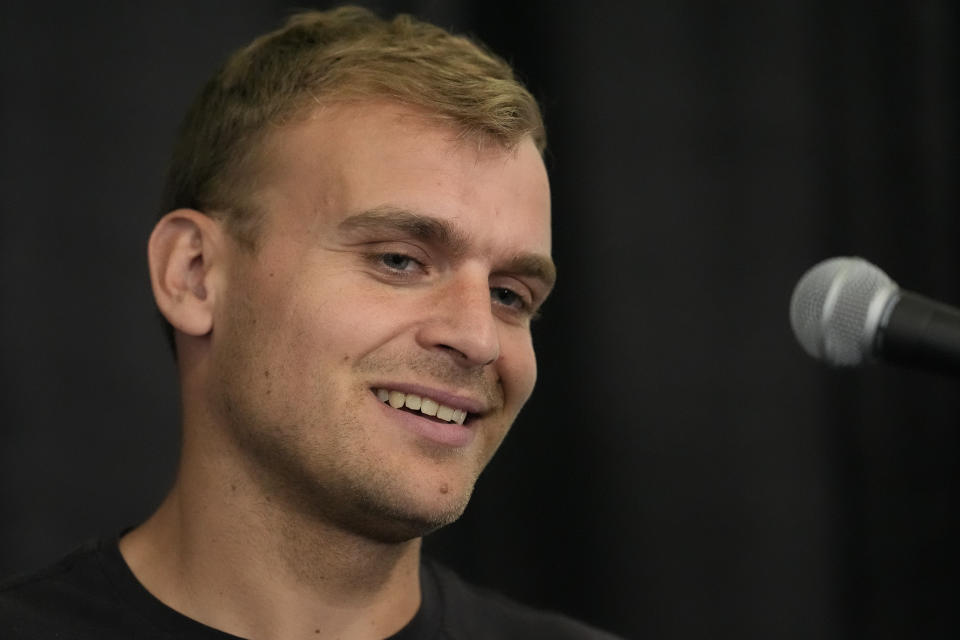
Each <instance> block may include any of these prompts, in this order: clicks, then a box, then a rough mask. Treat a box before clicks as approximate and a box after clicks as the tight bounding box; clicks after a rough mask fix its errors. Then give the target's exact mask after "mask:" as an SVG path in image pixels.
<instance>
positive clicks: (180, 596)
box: [120, 467, 420, 640]
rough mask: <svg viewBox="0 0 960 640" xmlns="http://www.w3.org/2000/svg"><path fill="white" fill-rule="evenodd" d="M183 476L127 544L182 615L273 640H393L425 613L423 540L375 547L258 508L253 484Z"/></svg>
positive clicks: (134, 562) (127, 555)
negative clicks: (421, 564)
mask: <svg viewBox="0 0 960 640" xmlns="http://www.w3.org/2000/svg"><path fill="white" fill-rule="evenodd" d="M200 473H201V474H208V473H211V470H210V469H209V467H208V468H207V469H205V470H204V471H201V472H200ZM212 473H216V471H212ZM183 475H184V469H183V468H181V475H180V478H179V479H178V482H177V484H176V485H175V487H174V489H173V490H172V491H171V493H170V495H169V496H168V497H167V499H166V500H165V501H164V503H163V504H162V505H161V506H160V508H159V509H158V510H157V512H156V513H155V514H154V515H153V516H152V517H151V518H150V519H149V520H148V521H147V522H146V523H144V524H143V525H142V526H140V527H138V528H137V529H134V530H133V531H131V532H130V533H129V534H127V535H126V536H124V538H123V539H122V540H121V542H120V551H121V553H122V554H123V556H124V559H125V560H126V562H127V564H128V565H129V566H130V569H131V570H132V571H133V573H134V575H135V576H136V577H137V579H138V580H139V581H140V582H141V583H142V584H143V585H144V587H146V589H147V590H148V591H150V592H151V593H152V594H153V595H154V596H156V597H157V598H158V599H159V600H160V601H162V602H163V603H164V604H166V605H168V606H169V607H171V608H172V609H174V610H176V611H178V612H180V613H182V614H184V615H186V616H187V617H190V618H193V619H194V620H197V621H198V622H202V623H204V624H206V625H208V626H211V627H214V628H216V629H220V630H222V631H226V632H228V633H231V634H233V635H237V636H240V637H248V638H249V637H256V638H264V639H267V640H270V639H274V638H276V639H279V638H289V637H311V638H318V639H323V638H341V639H343V640H348V639H350V638H357V639H360V638H384V637H387V636H389V635H392V634H393V633H395V632H396V631H398V630H399V629H400V628H402V627H403V626H404V625H405V624H406V623H407V622H409V621H410V619H411V618H412V617H413V616H414V614H415V613H416V611H417V609H418V607H419V605H420V583H419V559H420V540H419V539H416V540H411V541H409V542H404V543H399V544H391V543H381V542H377V541H373V540H369V539H366V538H363V537H361V536H358V535H355V534H353V533H350V532H348V531H345V530H343V529H341V528H337V527H335V526H330V525H326V524H324V523H322V522H318V521H317V520H316V519H312V518H306V517H302V516H299V515H298V514H296V513H291V511H290V510H289V509H284V508H282V507H281V506H280V505H277V504H275V503H271V501H269V500H262V499H257V498H256V497H255V496H254V495H251V493H250V492H251V491H252V489H251V485H250V484H249V483H245V482H237V483H230V482H223V481H221V482H217V483H209V482H208V483H204V482H202V481H200V479H199V478H190V482H189V483H185V482H184V479H183ZM221 479H222V478H221ZM198 481H199V482H198ZM185 484H187V486H190V487H191V488H193V487H196V486H198V485H199V486H204V487H206V490H205V491H200V492H197V491H190V492H187V491H184V490H183V486H184V485H185ZM238 485H240V486H238ZM212 487H222V489H219V490H215V489H212ZM215 494H216V495H215ZM219 494H222V495H219Z"/></svg>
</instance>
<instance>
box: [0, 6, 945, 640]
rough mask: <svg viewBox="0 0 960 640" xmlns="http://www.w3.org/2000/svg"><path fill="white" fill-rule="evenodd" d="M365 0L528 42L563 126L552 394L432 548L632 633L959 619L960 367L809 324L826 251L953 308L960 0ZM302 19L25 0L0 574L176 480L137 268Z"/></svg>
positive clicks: (525, 594) (54, 549)
mask: <svg viewBox="0 0 960 640" xmlns="http://www.w3.org/2000/svg"><path fill="white" fill-rule="evenodd" d="M368 4H369V5H370V6H373V7H379V8H381V9H383V10H384V12H386V13H392V12H394V11H395V10H398V9H399V10H405V11H412V12H415V13H418V14H419V15H421V16H423V17H425V18H428V19H431V20H433V21H436V22H438V23H439V24H441V25H443V26H447V27H452V28H454V29H456V30H458V31H465V32H468V33H472V34H475V35H476V36H478V37H479V38H481V39H482V40H484V41H485V42H486V43H487V44H489V45H490V46H491V47H492V48H494V49H495V50H497V51H499V52H500V53H501V54H503V55H504V56H506V57H507V58H508V59H510V60H512V61H513V62H514V63H515V65H516V67H517V68H518V69H519V71H520V74H521V75H522V76H523V77H524V78H525V79H526V80H527V82H528V84H529V85H530V87H531V88H532V89H533V91H534V92H535V94H536V95H537V96H538V97H540V98H541V100H542V102H543V105H544V109H545V113H546V118H547V123H548V133H549V137H550V153H549V159H548V160H549V162H548V164H549V168H550V172H551V177H552V182H553V189H554V202H555V204H554V214H555V258H556V260H557V263H558V266H559V270H560V282H559V287H558V289H557V291H556V293H555V296H554V297H553V298H552V299H551V300H550V302H549V303H548V305H547V307H546V312H545V317H544V319H543V320H541V321H540V323H539V324H538V325H537V326H536V329H535V335H536V338H537V343H538V352H539V357H540V368H541V374H540V383H539V387H538V391H537V392H536V393H535V394H534V399H533V400H532V401H531V403H530V404H529V405H528V408H527V409H526V410H525V411H524V413H523V414H522V415H521V418H520V420H519V421H518V423H517V424H516V426H515V429H514V431H513V433H512V434H511V436H510V437H509V438H508V439H507V442H506V443H505V445H504V447H503V449H502V450H501V453H500V454H499V456H498V457H497V458H496V459H495V460H494V462H493V463H492V465H491V467H490V468H489V470H488V472H487V473H486V475H485V476H484V478H482V479H481V482H480V484H479V486H478V490H477V493H476V496H475V499H474V502H473V504H472V505H471V507H470V509H468V512H467V514H466V515H465V516H464V518H463V519H462V520H461V522H460V523H458V524H456V525H454V526H453V527H451V528H449V529H448V530H446V531H444V532H442V533H440V534H437V535H436V536H435V537H433V538H432V539H430V540H429V541H428V548H430V549H432V551H433V553H435V554H436V555H439V556H441V557H442V558H444V559H446V560H447V561H448V562H449V563H450V564H452V565H454V566H455V567H456V568H457V569H458V570H459V571H460V572H461V573H462V574H464V575H465V576H467V577H468V578H470V579H471V580H473V581H474V582H477V583H481V584H485V585H493V586H496V587H497V588H499V589H501V590H503V591H505V592H506V593H508V594H510V595H512V596H514V597H516V598H519V599H522V600H525V601H528V602H531V603H534V604H538V605H541V606H545V607H550V608H555V609H561V610H564V611H567V612H569V613H572V614H574V615H576V616H578V617H581V618H584V619H586V620H588V621H590V622H593V623H595V624H598V625H600V626H603V627H607V628H609V629H611V630H614V631H617V632H619V633H621V634H623V635H625V636H627V637H631V638H648V637H650V638H756V639H766V638H826V639H839V638H868V637H869V638H948V637H957V635H958V633H960V614H958V610H960V607H957V606H956V605H957V601H958V577H960V564H958V561H957V560H958V557H957V552H956V547H957V543H958V540H960V535H958V534H960V525H958V518H957V517H956V515H955V513H956V512H957V509H958V506H960V479H958V468H960V467H958V463H960V430H958V426H960V425H958V422H960V382H958V381H956V380H949V379H944V378H938V377H934V376H932V375H928V374H924V373H914V372H909V371H900V370H894V369H890V368H884V367H880V366H877V367H872V368H864V369H861V370H855V371H836V370H829V369H826V368H824V367H822V366H820V365H818V364H817V363H815V362H814V361H812V360H810V359H808V358H807V357H806V356H805V355H804V354H803V353H802V352H801V351H800V349H799V347H797V346H796V344H795V343H794V340H793V338H792V336H791V333H790V329H789V324H788V320H787V317H788V314H787V308H788V302H789V298H790V293H791V291H792V288H793V285H794V283H795V282H796V280H797V278H798V277H799V276H800V275H801V274H802V273H803V271H805V270H806V269H807V268H808V267H809V266H811V265H812V264H814V263H815V262H817V261H819V260H821V259H823V258H826V257H829V256H831V255H862V256H864V257H866V258H868V259H870V260H871V261H873V262H875V263H877V264H878V265H880V266H881V267H883V268H884V269H885V270H886V271H887V272H888V273H889V274H890V275H891V276H892V277H893V278H894V279H896V280H897V281H898V282H899V283H900V284H901V285H903V286H905V287H907V288H910V289H914V290H917V291H920V292H922V293H925V294H927V295H929V296H932V297H935V298H939V299H942V300H944V301H948V302H952V303H955V304H956V303H960V251H958V241H960V220H958V210H957V204H958V203H957V191H958V189H957V177H958V176H957V159H958V146H960V145H958V134H957V121H958V117H957V115H958V113H960V112H958V108H960V104H958V92H957V78H958V77H960V73H958V68H957V67H958V65H957V36H958V15H957V14H958V10H957V5H956V3H955V2H952V1H951V0H939V1H916V2H908V1H905V0H904V1H900V2H863V3H857V2H853V1H846V0H841V1H835V0H772V1H765V2H753V3H750V2H738V3H720V2H709V1H702V2H681V1H675V2H646V3H639V2H638V3H628V2H622V3H604V2H585V1H582V0H581V1H570V2H563V3H553V2H520V1H516V0H514V1H512V2H506V1H501V0H484V1H480V0H476V1H467V0H462V1H459V2H436V1H435V2H429V1H421V2H379V3H377V2H371V3H368ZM289 10H290V7H289V5H287V4H286V3H285V2H268V1H266V0H260V1H255V0H235V1H232V2H214V1H212V0H206V1H202V2H197V1H195V2H190V3H189V4H188V3H183V4H181V5H177V4H176V3H153V4H145V3H134V2H115V3H65V2H52V3H51V2H23V1H17V2H12V3H11V2H6V3H4V4H3V10H2V11H3V13H2V14H0V15H2V20H0V69H2V78H0V91H2V101H0V105H2V107H0V108H2V112H0V152H2V156H0V210H2V216H0V261H2V270H3V271H2V273H3V277H2V279H0V310H2V311H0V332H2V334H0V340H2V349H3V360H2V361H3V365H2V366H3V368H2V383H3V384H2V388H0V421H2V427H0V573H9V572H13V571H20V570H23V569H27V568H29V567H34V566H37V565H39V564H41V563H45V562H48V561H50V560H52V559H53V558H55V557H56V556H58V555H60V554H63V553H65V552H67V551H68V550H70V549H71V548H72V547H74V546H75V545H77V544H78V543H80V542H81V541H83V540H84V539H87V538H89V537H92V536H95V535H100V534H103V533H108V534H109V533H111V532H114V531H116V530H119V529H120V528H121V527H123V526H125V525H128V524H132V523H135V522H138V521H139V520H140V519H142V518H144V517H145V516H146V515H147V514H148V513H149V512H150V511H151V510H152V508H153V507H154V506H155V505H156V504H157V503H158V502H159V500H160V499H161V497H162V496H163V494H164V492H165V489H166V488H167V486H168V484H169V482H170V481H171V479H172V474H173V470H174V465H175V458H176V449H177V424H178V408H177V394H176V378H175V370H174V367H173V364H172V362H171V359H170V357H169V355H168V353H167V352H166V346H165V344H164V341H163V338H162V335H161V332H160V329H159V327H158V325H157V322H156V320H155V317H154V310H153V306H152V299H151V296H150V292H149V285H148V280H147V270H146V260H145V244H146V239H147V236H148V234H149V230H150V228H151V226H152V221H153V219H154V217H155V214H156V206H157V202H158V199H159V192H160V186H161V181H162V176H163V172H164V166H165V162H166V157H167V154H168V152H169V149H170V146H171V143H172V138H173V134H174V131H175V128H176V125H177V123H178V121H179V118H180V117H181V114H182V113H183V112H184V110H185V108H186V105H187V103H188V101H189V100H190V98H191V97H192V95H193V94H194V93H195V92H196V91H197V89H198V88H199V87H200V85H201V83H202V82H203V80H204V79H205V78H206V77H207V76H208V75H209V74H210V73H211V72H212V71H213V70H214V68H215V67H216V66H217V65H218V64H219V63H220V62H221V61H222V60H223V59H224V57H225V56H226V55H227V54H228V52H230V51H232V50H233V49H235V48H237V47H239V46H241V45H243V44H245V43H246V42H247V41H248V40H250V39H251V38H252V37H253V36H255V35H257V34H259V33H261V32H263V31H265V30H267V29H269V28H273V27H274V26H276V25H277V24H278V23H279V22H280V21H281V20H282V18H283V17H284V16H285V15H287V14H288V12H289Z"/></svg>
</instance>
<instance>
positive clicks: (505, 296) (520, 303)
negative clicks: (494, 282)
mask: <svg viewBox="0 0 960 640" xmlns="http://www.w3.org/2000/svg"><path fill="white" fill-rule="evenodd" d="M490 297H491V298H493V300H494V301H495V302H496V303H497V304H501V305H503V306H505V307H511V308H513V309H516V310H518V311H523V310H525V309H526V308H527V307H528V306H529V305H528V304H527V301H526V300H524V299H523V296H521V295H520V294H519V293H517V292H516V291H514V290H512V289H507V288H506V287H493V288H491V289H490Z"/></svg>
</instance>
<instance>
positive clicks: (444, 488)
mask: <svg viewBox="0 0 960 640" xmlns="http://www.w3.org/2000/svg"><path fill="white" fill-rule="evenodd" d="M449 491H450V487H448V486H447V483H446V482H444V483H443V484H442V485H440V493H443V494H446V493H449Z"/></svg>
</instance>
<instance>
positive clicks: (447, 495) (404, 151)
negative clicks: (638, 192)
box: [208, 102, 553, 541]
mask: <svg viewBox="0 0 960 640" xmlns="http://www.w3.org/2000/svg"><path fill="white" fill-rule="evenodd" d="M260 167H261V171H260V173H259V174H258V178H257V183H256V184H254V185H253V190H254V193H255V195H254V201H255V202H256V203H257V204H258V205H259V206H260V207H261V209H262V210H263V212H264V214H265V216H264V224H263V226H262V228H261V231H260V235H259V237H258V245H257V249H256V251H254V252H247V251H245V250H244V249H241V248H239V247H234V248H233V249H231V251H230V254H229V269H228V271H227V278H226V280H225V289H224V292H223V293H222V294H220V297H219V299H218V305H217V307H216V311H215V313H216V316H215V319H214V329H213V332H212V338H211V340H212V342H211V350H212V352H211V353H212V361H211V362H212V368H211V372H210V387H209V389H208V391H209V396H208V401H209V402H210V406H212V407H213V411H214V415H215V416H216V418H215V419H216V420H217V422H218V423H220V424H222V425H225V428H226V430H227V432H228V433H229V435H230V436H231V438H232V440H233V442H234V444H235V446H236V451H237V452H238V455H239V458H240V459H241V460H242V461H243V462H244V464H245V465H246V468H247V469H248V470H249V471H251V475H252V477H254V478H255V479H256V481H257V483H258V485H259V486H260V488H261V489H262V490H265V491H267V492H268V496H270V495H272V496H273V497H275V498H277V499H278V500H283V501H285V505H286V507H287V508H293V509H295V510H297V511H299V512H301V513H305V514H308V515H309V516H310V517H321V518H323V519H325V520H327V521H329V522H333V523H335V524H336V525H337V526H342V527H346V528H348V529H351V530H353V531H355V532H360V533H363V534H364V535H368V536H373V537H378V538H380V539H384V540H391V541H393V540H403V539H409V538H412V537H416V536H418V535H422V534H423V533H426V532H427V531H429V530H432V529H434V528H436V527H438V526H442V525H443V524H447V523H449V522H451V521H453V520H454V519H456V518H457V517H458V516H459V515H460V513H461V512H462V511H463V509H464V507H465V506H466V503H467V501H468V499H469V497H470V494H471V491H472V489H473V485H474V482H475V481H476V479H477V476H478V475H479V474H480V472H481V471H482V469H483V468H484V466H485V465H486V464H487V462H488V461H489V460H490V458H491V456H492V455H493V454H494V452H495V451H496V449H497V447H498V446H499V444H500V442H501V441H502V439H503V437H504V436H505V435H506V433H507V430H508V429H509V428H510V425H511V423H512V422H513V420H514V419H515V418H516V416H517V413H518V412H519V411H520V408H521V407H522V406H523V404H524V403H525V402H526V400H527V398H528V397H529V396H530V393H531V391H532V390H533V386H534V381H535V379H536V361H535V358H534V353H533V346H532V343H531V336H530V321H531V316H532V314H533V312H534V311H535V309H536V308H537V307H538V306H539V305H540V304H541V303H542V301H543V299H544V298H545V297H546V295H547V293H548V292H549V289H550V286H551V285H552V273H553V272H552V264H551V263H550V260H549V255H550V193H549V185H548V182H547V176H546V171H545V169H544V166H543V162H542V161H541V159H540V156H539V154H538V152H537V151H536V148H535V147H534V144H533V142H532V141H531V140H529V139H525V140H524V141H523V142H522V143H521V144H520V145H519V146H518V147H517V148H516V149H513V150H504V149H503V148H502V147H500V146H498V145H496V144H492V143H491V144H486V145H483V146H479V145H478V144H477V143H476V142H475V141H470V140H462V139H461V140H458V139H456V133H455V132H454V131H451V130H448V129H447V128H445V127H444V126H442V125H438V124H437V123H436V121H429V120H427V119H426V118H425V117H424V116H423V115H422V114H421V113H420V112H418V111H415V110H413V109H410V108H405V107H401V106H397V105H394V104H392V103H386V102H376V103H365V104H363V105H356V104H353V105H341V106H332V107H326V108H322V109H318V110H317V111H316V112H315V113H314V114H312V116H311V117H310V118H309V119H306V120H305V121H298V122H296V123H294V124H291V125H288V126H286V127H284V128H282V129H280V130H278V131H277V132H275V133H273V134H271V135H270V136H269V138H268V139H267V141H266V142H265V144H264V150H263V154H262V157H261V161H260ZM384 397H386V398H387V401H386V402H384V401H383V398H384ZM418 398H419V400H418ZM400 403H403V406H400V407H397V406H394V405H399V404H400ZM418 406H419V407H420V408H419V409H417V407H418ZM430 413H436V414H437V415H435V416H430V415H428V414H430ZM461 421H462V422H463V424H462V425H461V424H458V422H461Z"/></svg>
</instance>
